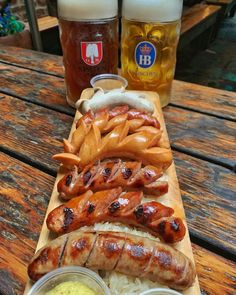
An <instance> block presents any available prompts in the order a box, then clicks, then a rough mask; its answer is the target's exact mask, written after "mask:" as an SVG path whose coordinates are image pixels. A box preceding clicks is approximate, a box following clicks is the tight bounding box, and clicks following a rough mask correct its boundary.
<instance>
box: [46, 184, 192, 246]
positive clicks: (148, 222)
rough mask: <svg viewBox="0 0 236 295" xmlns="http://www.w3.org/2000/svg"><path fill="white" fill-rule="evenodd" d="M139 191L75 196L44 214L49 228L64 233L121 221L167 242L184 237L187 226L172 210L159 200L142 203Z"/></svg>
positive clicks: (120, 190) (118, 190) (176, 240)
mask: <svg viewBox="0 0 236 295" xmlns="http://www.w3.org/2000/svg"><path fill="white" fill-rule="evenodd" d="M141 201H142V192H140V191H139V192H138V191H137V192H128V193H122V189H121V188H115V189H111V190H106V191H101V192H97V193H95V194H92V192H91V191H88V192H87V193H86V194H84V195H82V196H79V197H77V198H74V199H72V200H70V201H69V202H67V203H66V204H63V205H61V206H59V207H57V208H55V209H54V210H53V211H51V212H50V213H49V215H48V217H47V226H48V228H49V229H50V230H51V231H53V232H55V233H57V234H64V233H67V232H71V231H73V230H76V229H78V228H80V227H82V226H85V225H87V226H89V225H94V224H95V223H98V222H106V221H110V222H120V223H123V224H127V225H132V226H135V227H138V228H141V229H143V230H145V231H148V232H150V233H151V234H153V235H154V236H156V237H158V238H160V240H162V241H164V242H166V243H176V242H179V241H180V240H182V239H183V237H184V235H185V232H186V229H185V226H184V224H183V222H182V220H181V219H180V218H177V217H172V215H173V214H174V210H173V209H172V208H169V207H166V206H164V205H162V204H160V203H158V202H154V201H151V202H146V203H143V204H141Z"/></svg>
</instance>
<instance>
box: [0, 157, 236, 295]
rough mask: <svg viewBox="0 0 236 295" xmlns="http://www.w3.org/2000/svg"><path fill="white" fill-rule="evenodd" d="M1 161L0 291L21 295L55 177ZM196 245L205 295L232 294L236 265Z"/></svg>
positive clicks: (21, 165)
mask: <svg viewBox="0 0 236 295" xmlns="http://www.w3.org/2000/svg"><path fill="white" fill-rule="evenodd" d="M0 161H1V163H2V165H1V166H0V181H1V188H0V206H1V213H0V220H1V223H0V248H1V251H0V290H1V291H0V294H2V295H16V294H17V295H18V294H19V295H20V294H22V293H23V290H24V286H25V283H26V280H27V273H26V267H27V264H28V262H29V260H30V258H31V257H32V255H33V253H34V251H35V247H36V244H37V240H38V235H39V232H40V229H41V226H42V223H43V219H44V215H45V212H46V208H47V205H48V200H49V197H50V195H51V189H52V187H53V183H54V181H55V178H53V177H51V176H49V175H47V174H45V173H43V172H41V171H39V170H37V169H35V168H32V167H30V166H29V165H26V164H24V163H22V162H21V161H18V160H16V159H14V158H11V157H9V156H7V155H5V154H3V153H0ZM192 246H193V250H194V257H195V262H196V267H197V271H198V274H199V281H200V285H201V290H202V294H204V295H206V294H207V295H208V294H212V295H213V294H214V295H218V294H219V295H222V294H225V295H226V294H228V295H229V294H230V295H232V294H233V292H234V286H233V285H232V280H234V278H235V276H236V274H235V264H234V263H232V262H230V261H228V260H226V259H224V258H222V257H219V256H216V255H215V254H213V253H211V252H209V251H207V250H205V249H204V248H201V247H199V246H197V245H194V244H193V245H192ZM9 253H10V255H9ZM222 269H223V270H224V272H223V274H222ZM219 277H220V278H221V279H220V280H219Z"/></svg>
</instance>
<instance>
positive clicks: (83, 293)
mask: <svg viewBox="0 0 236 295" xmlns="http://www.w3.org/2000/svg"><path fill="white" fill-rule="evenodd" d="M46 295H96V293H95V292H94V291H93V290H91V289H90V288H89V287H87V286H86V285H84V284H83V283H80V282H73V281H70V282H64V283H61V284H59V285H57V286H56V287H55V288H53V289H52V290H51V291H49V292H47V293H46Z"/></svg>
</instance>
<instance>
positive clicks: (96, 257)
mask: <svg viewBox="0 0 236 295" xmlns="http://www.w3.org/2000/svg"><path fill="white" fill-rule="evenodd" d="M57 249H60V250H57ZM68 265H78V266H85V267H88V268H92V269H95V270H96V269H97V270H100V269H101V270H108V271H117V272H120V273H123V274H126V275H132V276H136V277H141V278H146V279H150V280H152V281H154V282H158V283H161V284H163V285H167V286H169V287H171V288H173V289H176V290H185V289H187V288H188V287H190V286H191V285H192V284H193V282H194V279H195V276H196V272H195V268H194V265H193V263H192V261H191V260H190V259H189V258H188V257H186V256H185V255H184V254H183V253H181V252H180V251H178V250H176V249H174V248H172V247H170V246H168V245H165V244H163V243H160V242H157V241H155V240H152V239H148V238H144V237H138V236H135V235H132V234H128V233H120V232H102V231H97V232H96V231H75V232H72V233H70V234H67V235H64V236H62V237H60V238H57V239H55V240H53V241H52V242H50V243H48V244H47V245H46V246H45V247H43V248H42V249H40V250H39V251H38V252H37V253H36V254H35V256H34V257H33V258H32V260H31V262H30V264H29V266H28V274H29V277H30V278H31V279H32V280H37V279H39V278H40V277H41V276H43V275H44V274H46V273H48V272H49V271H51V270H53V269H55V268H57V267H61V266H68Z"/></svg>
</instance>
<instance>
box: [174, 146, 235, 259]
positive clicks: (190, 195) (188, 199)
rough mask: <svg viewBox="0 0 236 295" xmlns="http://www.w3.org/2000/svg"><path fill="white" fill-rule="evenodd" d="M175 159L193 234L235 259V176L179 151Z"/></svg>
mask: <svg viewBox="0 0 236 295" xmlns="http://www.w3.org/2000/svg"><path fill="white" fill-rule="evenodd" d="M174 159H175V166H176V171H177V175H178V180H179V184H180V189H181V194H182V199H183V202H184V208H185V214H186V217H187V221H188V225H189V227H190V232H191V234H192V235H194V237H195V238H196V239H197V240H198V239H200V240H202V243H203V244H204V242H207V243H208V244H213V245H214V247H218V248H219V249H221V250H219V251H220V252H222V251H226V252H227V255H228V256H230V255H231V256H232V258H233V256H234V259H236V248H235V245H236V226H235V220H236V210H235V208H236V199H235V192H236V174H235V173H233V172H232V171H230V170H228V169H226V168H224V167H221V166H218V165H215V164H211V163H209V162H207V161H202V160H200V159H197V158H193V157H191V156H188V155H186V154H183V153H179V152H174Z"/></svg>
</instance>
